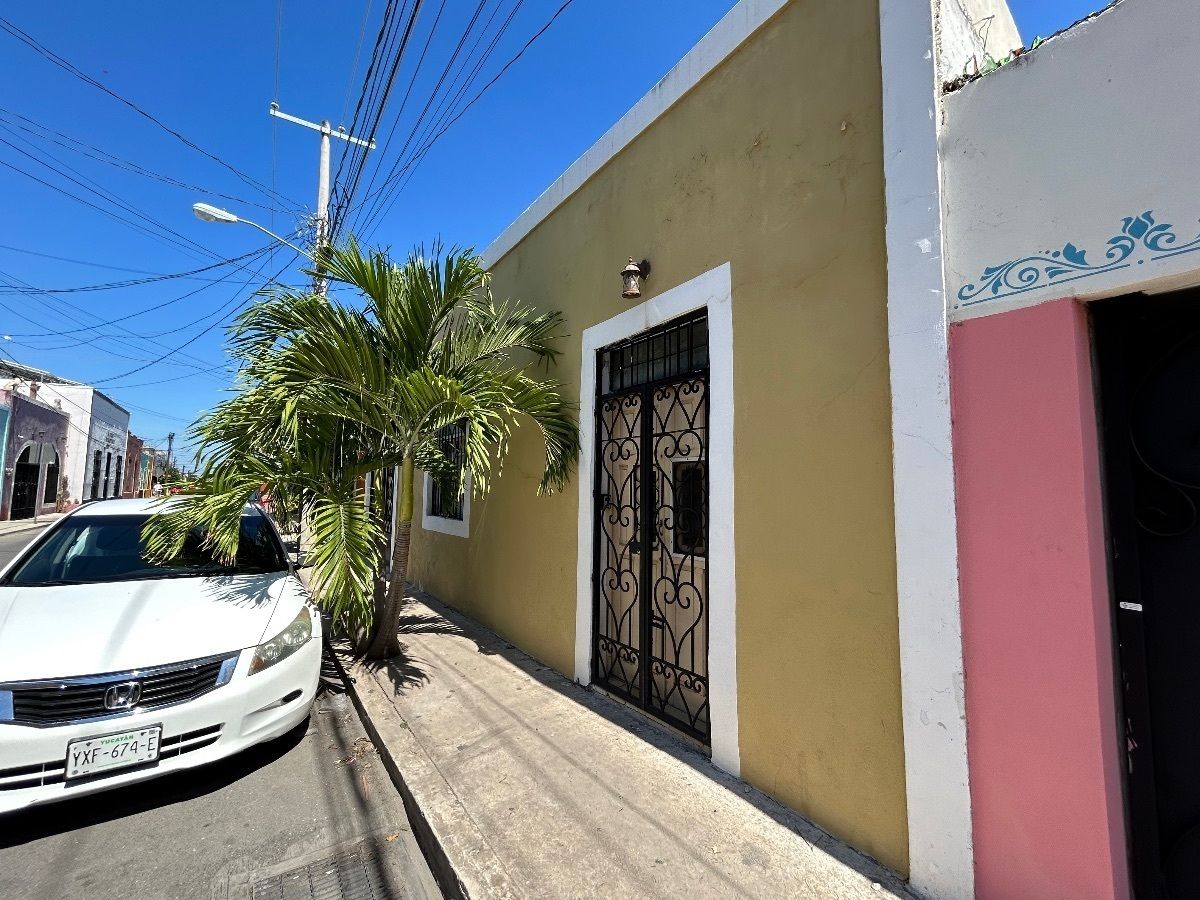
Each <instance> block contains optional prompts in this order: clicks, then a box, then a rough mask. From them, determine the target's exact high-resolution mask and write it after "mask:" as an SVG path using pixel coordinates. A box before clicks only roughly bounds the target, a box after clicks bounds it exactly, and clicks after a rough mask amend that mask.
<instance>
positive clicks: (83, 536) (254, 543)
mask: <svg viewBox="0 0 1200 900" xmlns="http://www.w3.org/2000/svg"><path fill="white" fill-rule="evenodd" d="M149 518H150V516H149V514H142V515H88V514H86V513H76V514H75V515H73V516H70V517H69V518H67V519H65V520H64V521H63V522H62V523H61V524H60V525H59V526H58V527H57V528H55V529H54V530H53V531H52V532H51V533H50V534H49V535H47V536H46V540H45V541H43V542H42V543H41V544H40V545H39V546H38V547H37V548H36V549H35V550H34V551H33V553H32V554H30V556H29V558H28V559H26V560H25V561H24V562H23V563H21V564H20V565H19V566H18V567H17V568H16V569H15V570H14V571H13V572H11V573H10V574H9V575H8V577H7V578H5V580H4V583H5V584H11V585H23V586H38V585H54V584H92V583H96V582H106V581H131V580H142V579H150V578H188V577H201V576H205V575H257V574H262V573H264V572H283V571H286V570H287V558H286V557H285V556H284V552H283V547H281V546H280V544H279V539H278V538H277V537H276V536H275V532H274V530H273V529H272V528H271V526H270V524H269V523H268V522H267V519H266V517H265V516H263V515H262V513H259V512H251V513H247V514H245V515H244V516H242V532H241V539H240V540H239V542H238V553H237V559H236V561H235V562H234V564H233V565H225V564H223V563H220V562H218V561H217V560H216V559H215V558H214V557H213V554H212V552H211V550H210V549H209V548H208V547H206V546H205V543H206V542H205V540H204V537H205V533H204V531H202V530H200V529H193V531H192V532H191V533H190V534H189V535H188V537H187V540H186V541H185V542H184V545H183V550H182V551H181V552H180V554H179V556H178V557H176V558H175V559H174V560H172V561H171V562H170V563H167V564H165V565H159V564H157V563H153V562H151V561H150V560H148V559H147V558H146V545H145V543H144V542H143V541H142V526H143V525H145V524H146V520H147V519H149Z"/></svg>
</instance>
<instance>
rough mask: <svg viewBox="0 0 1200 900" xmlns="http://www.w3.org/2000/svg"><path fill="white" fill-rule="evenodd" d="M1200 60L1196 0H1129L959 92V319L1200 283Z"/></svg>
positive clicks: (946, 129)
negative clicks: (1199, 62)
mask: <svg viewBox="0 0 1200 900" xmlns="http://www.w3.org/2000/svg"><path fill="white" fill-rule="evenodd" d="M1097 2H1099V0H1097ZM1198 55H1200V6H1198V5H1197V4H1196V3H1195V0H1124V2H1122V3H1120V4H1118V5H1117V6H1115V7H1113V8H1112V9H1109V10H1108V11H1106V12H1104V13H1103V14H1101V15H1099V16H1097V17H1095V18H1093V19H1091V20H1089V21H1087V22H1084V23H1082V24H1080V25H1078V26H1076V27H1075V28H1073V29H1071V30H1070V31H1068V32H1065V33H1064V34H1062V35H1060V36H1059V37H1056V38H1054V39H1052V40H1050V41H1047V42H1046V43H1045V44H1043V45H1042V46H1041V47H1039V48H1038V49H1037V50H1036V51H1034V52H1032V53H1030V54H1028V55H1027V56H1025V57H1022V58H1021V59H1019V60H1017V61H1016V62H1014V63H1012V64H1010V65H1008V66H1005V67H1004V68H1002V69H1000V70H998V71H996V72H993V73H992V74H990V75H988V76H986V77H985V78H982V79H980V80H978V81H976V82H973V83H971V84H968V85H966V86H965V87H964V88H962V89H961V90H959V91H957V92H955V93H954V94H952V95H950V96H948V97H946V98H945V101H944V125H943V129H942V133H941V139H940V144H941V153H942V168H943V197H942V203H943V216H944V222H943V227H944V229H945V254H946V292H947V301H948V303H949V311H950V317H951V319H962V318H968V317H971V316H979V315H989V314H992V313H996V312H1002V311H1004V310H1008V309H1016V308H1020V307H1024V306H1032V305H1034V304H1037V303H1041V302H1044V301H1046V300H1051V299H1056V298H1060V297H1079V298H1084V299H1087V298H1095V297H1104V296H1113V295H1117V294H1122V293H1128V292H1130V291H1135V290H1142V289H1150V290H1162V289H1167V288H1171V287H1182V286H1186V285H1189V284H1193V283H1200V190H1198V189H1197V181H1196V175H1195V163H1194V160H1195V158H1196V152H1197V151H1196V148H1197V146H1200V102H1198V101H1197V96H1196V88H1197V76H1196V69H1195V60H1196V58H1197V56H1198ZM993 286H996V287H995V289H994V290H993Z"/></svg>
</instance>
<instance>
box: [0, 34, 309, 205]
mask: <svg viewBox="0 0 1200 900" xmlns="http://www.w3.org/2000/svg"><path fill="white" fill-rule="evenodd" d="M0 30H3V31H6V32H8V34H10V35H11V36H12V37H14V38H16V39H17V40H19V41H20V42H21V43H23V44H25V45H26V46H27V47H29V48H30V49H31V50H33V51H34V52H35V53H37V54H38V55H39V56H41V57H43V58H44V59H46V60H47V61H49V62H51V63H53V64H54V65H56V66H58V67H59V68H61V69H63V70H64V71H65V72H68V73H70V74H71V75H74V76H75V77H76V78H78V79H79V80H80V81H83V82H84V83H85V84H88V85H91V86H92V87H94V88H96V89H97V90H99V91H103V92H104V93H105V94H108V95H109V96H110V97H112V98H113V99H114V100H116V101H118V102H119V103H121V104H123V105H124V106H127V107H129V108H130V109H131V110H133V111H134V112H136V113H137V114H138V115H140V116H142V117H143V118H144V119H146V120H147V121H149V122H151V123H153V124H154V125H157V126H158V127H159V128H161V129H162V130H163V131H165V132H166V133H167V134H169V135H171V136H172V137H174V138H175V139H177V140H178V141H180V142H181V143H182V144H184V145H185V146H187V147H190V148H191V149H192V150H195V151H196V152H197V153H199V154H200V155H201V156H204V157H207V158H208V159H210V160H212V161H213V162H215V163H216V164H217V165H219V166H221V167H222V168H224V169H228V170H229V171H230V172H232V173H233V174H234V175H236V176H237V177H238V178H239V179H240V180H241V181H242V182H244V183H245V184H247V185H250V186H251V187H253V188H254V189H255V190H258V191H259V192H261V193H263V194H265V195H266V196H268V197H270V198H271V199H272V200H273V201H275V202H282V203H284V204H285V205H291V206H293V207H295V206H297V204H296V203H294V202H292V201H290V200H288V199H287V198H286V197H284V196H282V195H280V194H277V193H274V192H272V191H271V189H270V188H269V187H267V186H266V185H264V184H263V183H262V182H261V181H259V180H258V179H256V178H253V177H252V176H250V175H247V174H246V173H245V172H243V171H242V170H241V169H238V168H237V167H236V166H233V165H231V164H230V163H228V162H226V161H225V160H223V159H222V158H221V157H219V156H217V155H216V154H215V153H210V152H209V151H208V150H205V149H204V148H203V147H201V146H200V145H199V144H197V143H196V142H195V141H192V140H190V139H189V138H187V137H185V136H184V135H183V134H181V133H180V132H178V131H176V130H175V129H174V128H171V127H170V126H169V125H167V124H165V123H164V122H163V121H162V120H160V119H159V118H158V117H157V116H155V115H154V114H153V113H150V112H148V111H147V110H145V109H143V108H142V107H140V106H138V105H137V104H136V103H134V102H133V101H132V100H129V99H128V98H126V97H123V96H121V95H120V94H118V93H117V92H116V91H114V90H112V89H111V88H109V87H108V86H107V85H105V84H103V83H102V82H100V81H97V80H96V79H95V78H93V77H92V76H90V75H88V74H87V73H86V72H84V71H83V70H81V69H79V68H78V67H77V66H75V65H74V64H72V63H71V62H69V61H67V60H66V59H64V58H63V57H61V56H59V55H58V54H56V53H54V51H52V50H50V49H49V48H47V47H46V46H45V45H43V44H41V43H39V42H38V41H37V40H36V39H34V38H33V36H31V35H30V34H28V33H27V32H25V31H22V30H21V29H20V28H18V27H17V26H16V25H14V24H13V23H12V22H10V21H9V20H8V19H5V18H4V17H2V16H0Z"/></svg>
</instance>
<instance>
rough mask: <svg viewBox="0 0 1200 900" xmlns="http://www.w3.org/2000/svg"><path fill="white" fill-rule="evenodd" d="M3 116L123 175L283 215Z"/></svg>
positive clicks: (27, 120)
mask: <svg viewBox="0 0 1200 900" xmlns="http://www.w3.org/2000/svg"><path fill="white" fill-rule="evenodd" d="M0 116H8V117H9V118H10V121H9V122H7V123H6V124H7V125H8V126H9V127H10V128H19V129H21V131H23V132H24V133H25V134H28V135H31V136H32V137H36V138H39V139H40V140H43V141H47V142H48V143H51V144H55V145H57V146H59V147H62V148H63V149H64V150H70V151H72V152H73V153H78V154H80V155H81V156H85V157H87V158H88V159H91V160H94V161H96V162H101V163H105V164H106V165H109V166H113V167H114V168H117V169H121V170H122V171H125V172H130V173H132V174H134V175H140V176H142V177H144V178H150V179H153V180H155V181H160V182H163V183H164V184H169V185H172V186H173V187H177V188H181V189H184V190H187V191H189V192H190V193H193V194H197V193H198V194H206V195H208V196H210V197H220V198H222V199H223V200H231V201H233V202H234V203H240V204H244V205H247V206H256V207H258V208H259V209H263V210H268V211H270V212H281V211H282V210H279V209H277V206H278V204H275V205H273V206H268V205H267V204H265V203H259V202H258V201H255V200H247V199H246V198H244V197H239V196H237V195H235V194H225V193H222V192H221V191H214V190H212V189H211V188H206V187H202V186H200V185H196V184H191V183H190V182H187V181H181V180H180V179H178V178H173V177H172V176H170V175H164V174H162V173H161V172H156V171H154V170H153V169H147V168H146V167H145V166H143V165H140V164H139V163H136V162H134V161H133V160H130V159H125V158H124V157H122V156H118V155H117V154H115V153H110V152H109V151H107V150H104V149H103V148H101V147H97V146H95V145H94V144H89V143H87V142H86V141H81V140H79V139H78V138H74V137H71V136H70V135H69V134H66V133H65V132H62V131H59V130H58V129H55V128H51V127H50V126H49V125H44V124H42V123H41V122H38V121H37V120H36V119H31V118H30V117H29V116H26V115H22V114H21V113H17V112H13V111H12V110H9V109H4V108H3V107H0ZM12 119H16V120H18V121H15V122H14V121H11V120H12Z"/></svg>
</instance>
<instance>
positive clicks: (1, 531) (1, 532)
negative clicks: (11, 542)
mask: <svg viewBox="0 0 1200 900" xmlns="http://www.w3.org/2000/svg"><path fill="white" fill-rule="evenodd" d="M55 521H57V520H56V519H52V520H50V521H48V522H34V521H33V520H32V519H30V521H29V524H28V525H18V526H17V527H16V528H0V537H7V536H8V535H10V534H23V533H25V532H26V531H36V530H37V529H39V528H46V527H47V526H49V525H53V524H54V522H55Z"/></svg>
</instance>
